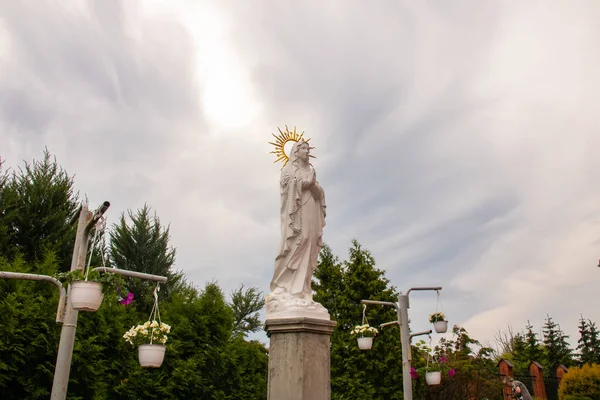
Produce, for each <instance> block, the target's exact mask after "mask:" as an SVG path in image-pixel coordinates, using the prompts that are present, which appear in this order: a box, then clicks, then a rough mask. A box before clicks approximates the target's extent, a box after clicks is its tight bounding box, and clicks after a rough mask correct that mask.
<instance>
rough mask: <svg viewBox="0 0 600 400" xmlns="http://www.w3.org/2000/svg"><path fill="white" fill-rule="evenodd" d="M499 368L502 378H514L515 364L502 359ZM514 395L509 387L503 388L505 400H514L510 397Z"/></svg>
mask: <svg viewBox="0 0 600 400" xmlns="http://www.w3.org/2000/svg"><path fill="white" fill-rule="evenodd" d="M498 367H499V368H500V376H502V377H511V378H513V377H514V374H513V363H511V362H510V361H508V360H507V359H504V358H503V359H501V360H500V362H499V363H498ZM511 394H512V390H511V389H510V387H508V386H506V385H505V386H503V387H502V395H503V397H504V400H512V397H509V396H510V395H511Z"/></svg>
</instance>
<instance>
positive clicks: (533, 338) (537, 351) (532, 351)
mask: <svg viewBox="0 0 600 400" xmlns="http://www.w3.org/2000/svg"><path fill="white" fill-rule="evenodd" d="M525 329H526V331H525V337H524V341H525V343H524V349H523V351H524V356H525V360H526V361H527V366H529V363H531V362H532V361H537V362H541V361H540V360H542V359H543V358H544V352H543V351H542V344H541V343H540V341H539V339H538V337H537V333H535V332H534V331H533V325H531V322H529V320H528V321H527V326H526V327H525Z"/></svg>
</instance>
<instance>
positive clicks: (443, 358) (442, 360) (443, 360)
mask: <svg viewBox="0 0 600 400" xmlns="http://www.w3.org/2000/svg"><path fill="white" fill-rule="evenodd" d="M446 361H448V359H447V358H446V357H442V358H440V362H441V363H442V364H444V363H445V362H446Z"/></svg>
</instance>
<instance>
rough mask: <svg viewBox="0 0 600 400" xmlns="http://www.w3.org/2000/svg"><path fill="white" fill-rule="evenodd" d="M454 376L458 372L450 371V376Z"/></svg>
mask: <svg viewBox="0 0 600 400" xmlns="http://www.w3.org/2000/svg"><path fill="white" fill-rule="evenodd" d="M454 374H456V371H455V370H454V368H452V369H451V370H450V371H448V376H454Z"/></svg>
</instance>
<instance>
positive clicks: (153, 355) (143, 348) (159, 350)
mask: <svg viewBox="0 0 600 400" xmlns="http://www.w3.org/2000/svg"><path fill="white" fill-rule="evenodd" d="M166 349H167V346H165V345H164V344H140V347H138V359H139V360H140V365H141V366H142V367H150V368H158V367H160V366H161V365H162V363H163V360H164V359H165V350H166Z"/></svg>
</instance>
